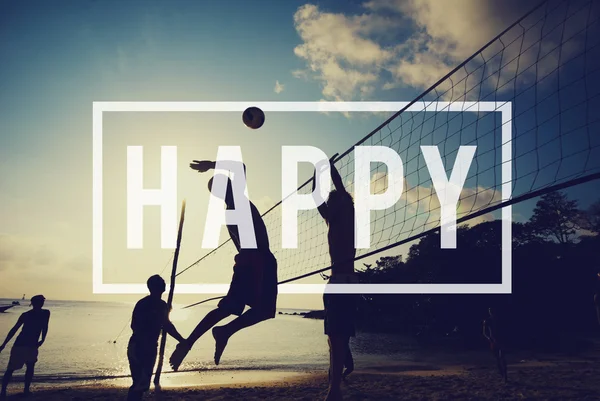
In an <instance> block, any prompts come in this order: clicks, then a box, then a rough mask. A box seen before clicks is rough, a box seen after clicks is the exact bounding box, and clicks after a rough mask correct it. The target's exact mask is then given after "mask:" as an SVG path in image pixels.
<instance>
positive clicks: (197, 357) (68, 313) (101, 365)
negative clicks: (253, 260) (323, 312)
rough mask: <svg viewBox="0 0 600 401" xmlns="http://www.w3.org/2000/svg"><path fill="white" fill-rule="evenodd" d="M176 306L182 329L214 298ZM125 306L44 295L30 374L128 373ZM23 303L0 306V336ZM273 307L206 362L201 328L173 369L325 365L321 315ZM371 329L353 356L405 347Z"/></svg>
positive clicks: (83, 377) (210, 350)
mask: <svg viewBox="0 0 600 401" xmlns="http://www.w3.org/2000/svg"><path fill="white" fill-rule="evenodd" d="M11 301H12V300H0V304H2V305H4V304H10V302H11ZM181 306H182V305H176V304H175V305H174V306H173V311H172V312H171V320H172V321H173V323H174V324H175V326H176V327H177V329H178V331H179V332H180V333H181V334H182V335H183V336H184V337H187V336H188V335H189V334H190V333H191V331H192V330H193V329H194V327H195V326H196V324H198V322H199V321H200V320H201V319H202V318H203V317H204V316H205V315H206V313H207V312H208V311H210V310H211V309H212V308H214V305H200V306H197V307H195V308H190V309H185V310H184V309H181ZM133 307H134V303H109V302H79V301H51V300H48V301H46V304H45V305H44V308H46V309H49V310H50V311H51V318H50V325H49V330H48V336H47V338H46V342H45V343H44V345H43V346H42V347H41V348H40V350H39V357H38V363H37V365H36V379H35V382H36V383H46V384H52V383H61V382H65V381H87V382H89V381H94V380H100V379H104V378H108V377H126V376H127V375H129V365H128V361H127V342H128V340H129V337H130V335H131V329H130V327H129V324H130V322H129V319H130V317H131V313H132V311H133ZM29 309H30V308H29V307H27V306H23V305H21V306H16V307H14V308H11V309H9V310H8V311H7V312H6V313H0V341H3V339H4V338H5V336H6V334H7V333H8V331H9V330H10V329H11V327H13V325H14V324H15V323H16V322H17V319H18V317H19V315H20V314H21V313H23V312H26V311H27V310H29ZM281 312H283V313H284V314H279V313H278V314H277V316H276V318H275V319H270V320H267V321H264V322H261V323H259V324H257V325H254V326H252V327H248V328H246V329H244V330H241V331H240V332H238V333H236V334H235V335H234V336H233V337H232V338H231V339H230V340H229V343H228V345H227V348H226V350H225V353H224V354H223V357H222V358H221V363H220V365H219V366H215V364H214V362H213V354H214V339H213V338H212V335H211V332H210V331H209V332H207V333H206V334H205V335H204V336H203V337H202V338H200V340H198V341H197V342H196V344H195V345H194V348H193V349H192V350H191V352H190V353H189V354H188V356H187V358H186V359H185V361H184V362H183V364H182V365H181V367H180V371H210V370H215V371H237V370H245V371H248V370H271V371H293V372H302V371H314V370H323V371H325V370H326V369H327V367H328V363H329V357H328V346H327V338H326V337H325V335H324V334H323V321H321V320H314V319H305V318H302V317H300V316H292V315H287V314H285V313H293V312H294V311H289V310H288V311H286V310H281ZM296 312H298V311H296ZM230 320H231V318H228V319H227V320H224V321H223V322H222V323H226V322H228V321H230ZM121 330H122V332H121ZM119 333H120V334H119ZM372 336H373V335H368V334H359V335H358V336H357V338H356V339H353V340H352V341H353V352H354V354H355V356H356V357H357V358H358V359H359V360H360V359H361V356H362V357H365V356H366V355H367V354H373V353H385V354H388V355H390V354H392V353H396V354H397V355H398V357H399V358H401V359H405V358H406V356H407V355H408V354H407V352H406V351H407V348H406V347H405V346H401V347H400V348H397V347H396V349H395V350H394V349H390V347H389V346H388V345H386V346H385V347H384V348H383V349H381V350H378V349H377V347H378V346H380V345H381V344H385V339H384V338H382V337H381V336H380V335H377V336H375V337H376V338H375V337H372ZM115 339H116V343H114V341H115ZM13 342H14V339H13V341H11V343H9V345H8V346H7V347H6V349H5V350H4V351H3V352H2V353H1V354H0V372H3V371H4V369H5V367H6V364H7V362H8V358H9V355H10V347H11V346H12V344H13ZM176 343H177V342H176V340H174V339H173V338H171V337H169V339H168V341H167V347H166V352H165V363H164V368H163V369H164V371H170V370H171V369H170V367H169V366H168V357H169V355H170V354H171V352H172V351H173V350H174V348H175V345H176ZM388 343H389V342H388ZM23 374H24V370H21V371H19V372H15V378H16V379H17V380H18V379H19V377H20V376H22V375H23Z"/></svg>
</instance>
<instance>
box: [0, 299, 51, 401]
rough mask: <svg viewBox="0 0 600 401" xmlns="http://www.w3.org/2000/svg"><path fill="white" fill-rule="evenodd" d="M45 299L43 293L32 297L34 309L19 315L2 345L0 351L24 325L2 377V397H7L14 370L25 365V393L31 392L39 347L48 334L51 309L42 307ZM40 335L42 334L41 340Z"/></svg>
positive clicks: (0, 395)
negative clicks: (7, 389)
mask: <svg viewBox="0 0 600 401" xmlns="http://www.w3.org/2000/svg"><path fill="white" fill-rule="evenodd" d="M45 300H46V298H44V296H43V295H36V296H34V297H32V298H31V306H32V307H33V309H31V310H30V311H27V312H24V313H23V314H21V316H19V320H17V324H15V325H14V327H13V328H12V329H10V331H9V332H8V335H7V336H6V339H5V340H4V342H3V343H2V345H0V352H2V351H3V350H4V348H5V347H6V344H8V342H9V341H10V340H11V339H12V338H13V337H14V335H15V334H16V333H17V331H18V330H19V328H21V326H22V327H23V328H22V329H21V333H19V335H18V336H17V339H16V340H15V343H14V345H13V347H12V349H11V351H10V358H9V360H8V366H7V367H6V372H5V373H4V377H3V378H2V391H1V392H0V397H6V388H7V387H8V383H9V382H10V380H11V379H12V375H13V372H14V371H15V370H19V369H22V368H23V365H25V366H26V367H27V370H26V371H25V388H24V393H25V395H28V394H29V393H30V390H29V387H30V386H31V381H32V380H33V374H34V370H35V364H36V362H37V358H38V348H40V347H41V346H42V344H44V341H46V335H47V334H48V322H49V321H50V311H49V310H47V309H42V307H43V306H44V301H45ZM40 335H41V336H42V339H41V340H40Z"/></svg>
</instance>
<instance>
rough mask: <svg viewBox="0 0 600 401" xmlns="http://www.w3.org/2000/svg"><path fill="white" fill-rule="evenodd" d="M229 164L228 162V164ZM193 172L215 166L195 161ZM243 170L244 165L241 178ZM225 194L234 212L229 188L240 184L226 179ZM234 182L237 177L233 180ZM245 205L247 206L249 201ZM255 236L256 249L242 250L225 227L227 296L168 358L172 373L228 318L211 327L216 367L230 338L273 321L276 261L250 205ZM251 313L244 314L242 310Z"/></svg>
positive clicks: (234, 229) (233, 229)
mask: <svg viewBox="0 0 600 401" xmlns="http://www.w3.org/2000/svg"><path fill="white" fill-rule="evenodd" d="M228 163H231V162H228ZM190 167H191V168H192V169H193V170H196V171H198V172H201V173H204V172H206V171H208V170H211V169H214V168H216V162H213V161H197V160H194V162H193V163H191V164H190ZM245 171H246V166H245V165H244V175H245ZM214 178H215V177H213V178H211V179H210V181H209V182H208V190H209V191H212V183H213V179H214ZM225 179H226V181H227V190H226V193H225V199H223V201H224V202H225V206H226V208H227V209H228V210H231V209H234V208H235V204H234V197H233V187H232V185H235V184H239V183H240V182H237V183H235V182H232V181H231V180H230V179H229V177H226V178H225ZM233 180H234V181H235V180H236V177H235V176H234V177H233ZM248 202H250V201H249V200H248ZM250 210H251V213H252V222H253V225H254V235H255V237H256V246H257V248H256V249H248V248H246V249H243V248H242V246H241V242H240V235H239V231H238V227H237V226H236V225H228V226H227V230H228V231H229V235H230V237H231V240H232V241H233V243H234V245H235V247H236V249H237V251H238V254H237V255H236V256H235V259H234V260H235V265H234V266H233V278H232V279H231V285H230V287H229V292H228V293H227V295H226V296H225V297H224V298H223V299H222V300H221V301H220V302H219V304H218V306H217V308H216V309H214V310H212V311H210V312H209V313H208V314H207V315H206V316H205V317H204V319H202V320H201V321H200V323H198V325H197V326H196V328H195V329H194V331H193V332H192V333H191V334H190V336H189V337H188V338H187V339H186V340H185V341H184V342H182V343H180V344H178V345H177V348H176V349H175V351H174V352H173V354H172V355H171V358H170V359H169V363H170V364H171V367H172V368H173V370H177V369H178V368H179V366H180V365H181V362H183V359H184V358H185V356H186V355H187V354H188V352H189V351H190V349H191V348H192V346H193V345H194V343H195V342H196V341H197V340H198V339H199V338H200V337H201V336H202V335H203V334H204V333H206V332H207V331H208V330H209V329H210V328H211V327H213V326H214V325H216V324H217V323H218V322H220V321H221V320H223V319H225V318H226V317H228V316H231V315H236V316H238V317H237V318H236V319H234V320H233V321H231V322H230V323H228V324H226V325H223V326H218V327H214V328H213V329H212V335H213V337H214V339H215V355H214V360H215V364H217V365H218V364H219V361H220V360H221V355H222V354H223V351H224V350H225V347H226V345H227V341H228V340H229V338H230V337H231V336H232V335H233V334H235V333H236V332H238V331H239V330H241V329H243V328H246V327H249V326H252V325H255V324H256V323H259V322H262V321H264V320H267V319H272V318H274V317H275V309H276V303H277V260H276V259H275V256H273V254H272V253H271V251H270V249H269V237H268V235H267V228H266V227H265V223H264V222H263V219H262V217H261V216H260V213H259V212H258V209H257V208H256V206H254V204H253V203H252V202H250ZM246 305H248V306H250V309H249V310H248V311H246V312H245V313H244V308H245V306H246Z"/></svg>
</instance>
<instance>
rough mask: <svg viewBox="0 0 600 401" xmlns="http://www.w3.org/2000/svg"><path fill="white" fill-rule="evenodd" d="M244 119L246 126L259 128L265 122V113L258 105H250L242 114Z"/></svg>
mask: <svg viewBox="0 0 600 401" xmlns="http://www.w3.org/2000/svg"><path fill="white" fill-rule="evenodd" d="M242 121H243V122H244V124H245V125H246V127H248V128H251V129H258V128H260V127H262V125H263V124H264V123H265V113H264V112H263V111H262V110H261V109H259V108H258V107H248V108H247V109H246V110H244V113H243V114H242Z"/></svg>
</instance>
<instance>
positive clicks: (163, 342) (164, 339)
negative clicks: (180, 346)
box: [154, 199, 185, 390]
mask: <svg viewBox="0 0 600 401" xmlns="http://www.w3.org/2000/svg"><path fill="white" fill-rule="evenodd" d="M184 216H185V199H184V200H183V203H182V204H181V217H180V218H179V231H178V232H177V246H176V248H175V255H174V256H173V268H172V269H171V281H170V285H169V297H168V298H167V307H168V310H169V315H170V314H171V308H172V305H173V294H174V292H175V277H177V260H178V259H179V248H180V246H181V234H182V232H183V220H184ZM166 345H167V333H166V332H165V330H164V329H163V330H162V336H161V339H160V351H159V354H158V355H159V356H158V365H157V367H156V374H155V375H154V387H155V388H156V389H157V390H160V376H161V373H162V366H163V363H164V357H165V347H166Z"/></svg>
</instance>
